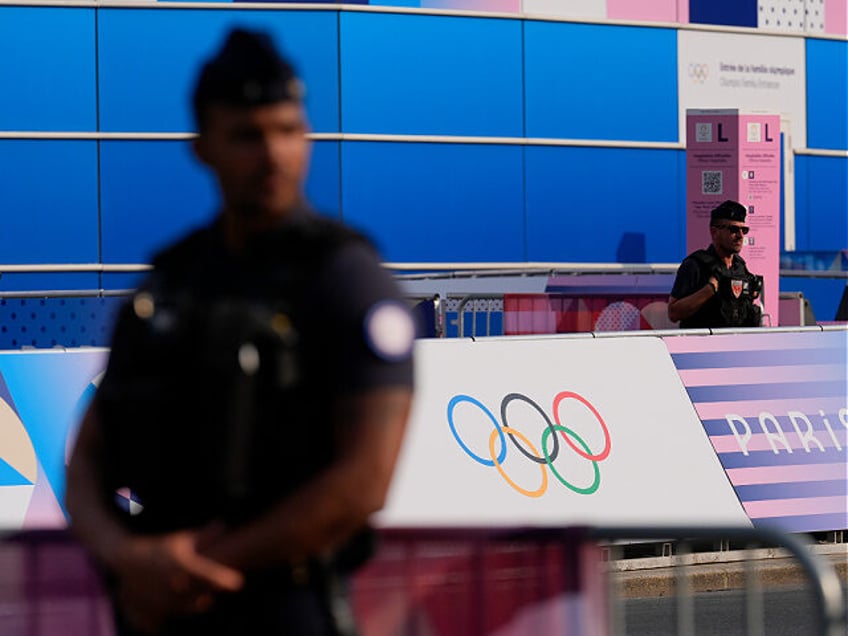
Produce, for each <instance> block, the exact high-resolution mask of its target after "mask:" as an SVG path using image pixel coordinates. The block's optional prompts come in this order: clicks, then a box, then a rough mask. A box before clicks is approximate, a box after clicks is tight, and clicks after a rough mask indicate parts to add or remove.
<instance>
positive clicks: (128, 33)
mask: <svg viewBox="0 0 848 636" xmlns="http://www.w3.org/2000/svg"><path fill="white" fill-rule="evenodd" d="M235 25H241V26H248V27H252V28H261V29H263V30H266V31H268V32H269V33H271V34H272V36H273V37H274V38H275V40H276V41H277V43H278V45H279V46H280V48H281V49H282V50H283V51H285V52H286V53H287V54H288V55H289V56H290V57H291V58H292V60H293V61H294V63H295V64H296V66H297V67H298V69H299V71H300V73H301V74H302V75H303V78H304V81H305V82H306V84H307V91H308V94H307V100H306V102H307V109H308V110H309V114H310V118H311V120H312V125H313V127H314V128H315V130H318V131H321V132H336V131H338V122H339V103H338V34H337V16H336V14H335V13H334V12H331V11H320V12H319V11H314V12H309V11H306V12H303V11H194V10H176V9H175V10H163V9H158V10H156V9H146V10H144V9H100V20H99V36H100V38H99V47H100V108H101V113H100V122H101V127H102V129H103V130H105V131H153V132H174V131H177V132H182V131H189V130H194V122H193V119H192V116H191V108H190V100H191V92H192V90H193V88H194V80H195V77H196V74H197V72H198V71H199V67H200V65H201V64H202V62H203V61H205V60H206V59H207V58H208V57H209V56H210V55H211V54H212V53H214V52H215V50H217V48H218V47H219V45H220V43H221V42H222V40H223V38H224V36H225V34H226V32H227V31H228V30H229V28H230V27H232V26H235Z"/></svg>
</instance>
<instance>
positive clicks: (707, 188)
mask: <svg viewBox="0 0 848 636" xmlns="http://www.w3.org/2000/svg"><path fill="white" fill-rule="evenodd" d="M722 190H723V187H722V181H721V170H704V171H703V172H701V194H721V193H722Z"/></svg>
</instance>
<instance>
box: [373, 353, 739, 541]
mask: <svg viewBox="0 0 848 636" xmlns="http://www.w3.org/2000/svg"><path fill="white" fill-rule="evenodd" d="M415 355H416V382H417V388H416V399H415V405H414V408H413V414H412V419H411V422H410V428H409V431H408V435H407V439H406V441H405V444H404V448H403V451H402V455H401V459H400V462H399V466H398V470H397V472H396V475H395V479H394V482H393V484H392V490H391V492H390V496H389V501H388V504H387V506H386V508H385V509H384V510H383V512H381V513H380V515H378V523H380V524H382V525H395V526H402V525H522V524H535V525H575V524H589V525H610V524H641V525H647V524H690V523H696V524H715V525H725V524H727V525H733V524H735V525H739V524H742V525H750V521H749V519H748V517H747V515H746V514H745V512H744V510H743V509H742V507H741V505H740V503H739V501H738V499H737V497H736V495H735V494H734V492H733V489H732V488H731V486H730V484H729V482H728V480H727V477H726V476H725V473H724V470H723V469H722V467H721V464H720V463H719V461H718V458H717V456H716V454H715V452H714V450H713V448H712V446H711V445H710V442H709V440H708V438H707V436H706V434H705V433H704V429H703V427H702V425H701V422H700V420H699V419H698V416H697V415H696V413H695V410H694V407H693V406H692V403H691V401H690V400H689V398H688V396H687V394H686V390H685V388H684V387H683V384H682V383H681V381H680V378H679V376H678V374H677V371H676V369H675V367H674V365H673V363H672V361H671V357H670V356H669V354H668V351H667V349H666V347H665V345H664V344H663V342H662V340H660V339H659V338H647V337H642V338H620V339H619V338H603V339H601V338H598V339H594V338H586V337H556V338H551V337H542V338H539V339H535V340H534V339H523V338H522V339H518V338H491V339H483V340H480V341H476V342H473V341H469V340H422V341H419V342H418V343H416V351H415Z"/></svg>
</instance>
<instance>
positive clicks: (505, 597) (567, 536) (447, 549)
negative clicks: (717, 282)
mask: <svg viewBox="0 0 848 636" xmlns="http://www.w3.org/2000/svg"><path fill="white" fill-rule="evenodd" d="M512 534H513V535H514V536H513V537H512V538H510V536H509V533H508V531H500V533H499V534H497V535H495V534H494V533H489V532H487V531H471V530H435V531H434V530H395V531H392V530H388V531H384V532H383V534H382V537H381V542H380V547H379V550H378V552H377V554H376V555H375V557H374V558H373V559H372V561H371V562H370V563H369V564H368V565H367V566H365V567H364V568H363V569H362V570H360V571H359V572H358V574H357V575H356V576H355V578H354V580H353V582H352V583H353V585H352V590H353V603H354V607H355V609H356V612H357V616H358V618H359V622H360V626H361V634H362V636H407V635H408V636H413V635H415V636H422V635H427V634H438V636H454V635H456V636H467V635H468V634H492V635H498V636H506V635H508V634H516V635H517V634H528V633H540V634H552V633H556V634H575V635H577V634H586V633H605V632H606V612H607V610H606V607H605V605H604V602H603V599H604V598H605V597H604V594H605V589H606V588H605V583H604V581H603V580H602V577H601V575H600V573H599V572H600V571H599V564H600V563H601V559H600V554H599V552H598V548H597V547H596V546H594V545H593V544H592V543H591V542H586V541H584V540H583V538H582V534H581V533H580V532H579V531H567V530H566V531H553V532H543V533H539V532H535V531H528V532H521V533H519V532H513V533H512ZM0 634H3V636H54V635H55V636H111V635H112V634H113V628H112V623H111V611H110V607H109V603H108V601H107V599H106V597H105V595H104V593H103V589H102V587H101V585H100V581H99V579H98V576H97V574H96V572H95V571H94V570H93V568H92V567H91V563H90V562H89V560H88V559H87V557H86V555H85V554H84V553H83V551H82V550H81V548H80V547H79V546H78V545H77V544H76V543H75V542H74V541H73V540H72V539H71V538H70V536H69V535H68V534H67V533H65V532H62V531H38V532H28V533H21V534H18V535H14V536H12V537H10V538H8V539H7V540H5V541H0Z"/></svg>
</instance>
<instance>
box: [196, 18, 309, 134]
mask: <svg viewBox="0 0 848 636" xmlns="http://www.w3.org/2000/svg"><path fill="white" fill-rule="evenodd" d="M302 98H303V85H302V83H301V81H300V80H299V79H298V77H297V74H296V73H295V70H294V67H293V66H292V65H291V64H290V63H289V61H288V60H286V58H284V57H283V56H282V55H281V54H280V52H279V51H278V50H277V48H276V47H275V46H274V42H273V41H272V40H271V38H270V36H268V34H267V33H264V32H261V31H251V30H248V29H244V28H236V29H234V30H233V31H231V32H230V34H229V35H228V36H227V39H226V41H225V42H224V45H223V46H222V47H221V49H220V50H219V51H218V53H217V54H216V55H215V56H214V57H212V58H211V59H210V60H209V61H207V62H206V64H204V66H203V69H202V70H201V72H200V76H199V77H198V80H197V85H196V87H195V90H194V100H193V101H194V110H195V115H196V116H197V118H198V121H199V120H200V119H201V118H202V113H203V109H204V108H205V107H206V106H208V105H209V104H214V103H219V104H225V105H228V106H244V107H251V106H261V105H265V104H273V103H276V102H287V101H299V100H301V99H302Z"/></svg>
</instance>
